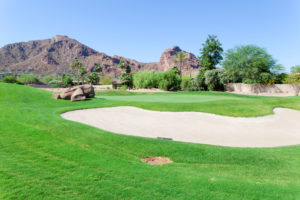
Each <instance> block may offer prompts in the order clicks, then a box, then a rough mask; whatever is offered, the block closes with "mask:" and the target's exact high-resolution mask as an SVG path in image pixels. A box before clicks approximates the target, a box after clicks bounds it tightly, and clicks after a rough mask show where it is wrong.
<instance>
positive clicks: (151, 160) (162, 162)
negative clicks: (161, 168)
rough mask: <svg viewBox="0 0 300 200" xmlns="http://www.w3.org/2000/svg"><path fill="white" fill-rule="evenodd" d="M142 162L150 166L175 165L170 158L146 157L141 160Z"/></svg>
mask: <svg viewBox="0 0 300 200" xmlns="http://www.w3.org/2000/svg"><path fill="white" fill-rule="evenodd" d="M140 160H141V161H142V162H145V163H148V164H149V165H165V164H169V163H173V161H172V160H171V159H170V158H167V157H161V156H158V157H152V156H151V157H145V158H141V159H140Z"/></svg>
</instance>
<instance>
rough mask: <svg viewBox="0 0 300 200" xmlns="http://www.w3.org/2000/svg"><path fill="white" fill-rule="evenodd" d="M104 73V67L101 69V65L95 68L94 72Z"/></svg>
mask: <svg viewBox="0 0 300 200" xmlns="http://www.w3.org/2000/svg"><path fill="white" fill-rule="evenodd" d="M101 71H102V67H101V65H96V66H94V72H98V73H99V72H101Z"/></svg>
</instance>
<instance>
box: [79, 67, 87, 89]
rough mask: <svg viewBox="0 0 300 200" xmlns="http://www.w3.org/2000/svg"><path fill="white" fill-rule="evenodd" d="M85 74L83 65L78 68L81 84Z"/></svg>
mask: <svg viewBox="0 0 300 200" xmlns="http://www.w3.org/2000/svg"><path fill="white" fill-rule="evenodd" d="M86 74H87V71H86V69H85V68H84V67H80V68H79V69H78V76H79V77H80V78H81V84H82V85H83V84H84V79H85V75H86Z"/></svg>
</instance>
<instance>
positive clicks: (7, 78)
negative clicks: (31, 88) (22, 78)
mask: <svg viewBox="0 0 300 200" xmlns="http://www.w3.org/2000/svg"><path fill="white" fill-rule="evenodd" d="M1 82H3V83H19V82H18V80H17V79H16V78H15V77H14V76H13V75H9V76H5V77H4V78H3V79H1Z"/></svg>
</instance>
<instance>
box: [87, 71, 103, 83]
mask: <svg viewBox="0 0 300 200" xmlns="http://www.w3.org/2000/svg"><path fill="white" fill-rule="evenodd" d="M99 81H100V77H99V75H98V74H97V73H96V72H92V73H91V74H90V75H88V83H90V84H91V85H96V84H98V83H99Z"/></svg>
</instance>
